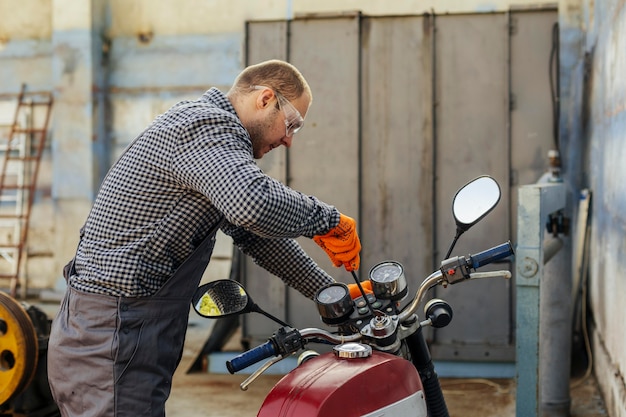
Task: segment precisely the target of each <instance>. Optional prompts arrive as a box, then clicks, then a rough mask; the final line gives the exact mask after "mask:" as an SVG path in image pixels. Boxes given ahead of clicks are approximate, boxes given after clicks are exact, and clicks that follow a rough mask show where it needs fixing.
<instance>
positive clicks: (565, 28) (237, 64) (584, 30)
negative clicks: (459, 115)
mask: <svg viewBox="0 0 626 417" xmlns="http://www.w3.org/2000/svg"><path fill="white" fill-rule="evenodd" d="M535 3H537V2H536V1H535V0H527V1H522V0H519V1H506V0H502V1H496V0H493V1H491V2H485V1H481V0H447V1H444V0H412V1H403V2H383V1H380V0H299V1H289V0H286V1H271V0H266V1H249V0H233V1H228V2H220V1H216V0H161V1H159V2H158V7H156V6H155V5H156V4H157V2H155V1H154V0H91V1H87V0H20V1H19V2H17V1H16V0H0V123H2V122H4V121H6V120H7V117H6V115H7V114H10V113H11V109H12V107H11V106H12V105H13V98H14V97H13V96H12V94H15V93H16V92H17V91H18V89H19V86H20V84H21V83H22V82H25V83H27V84H28V86H29V88H32V89H34V90H53V91H54V92H55V97H56V99H57V103H56V105H55V112H54V123H53V126H52V130H51V140H50V142H49V145H48V146H49V149H48V151H47V154H46V160H45V161H44V164H43V166H42V172H41V174H40V184H41V186H40V188H41V192H40V193H39V194H38V200H37V202H36V205H35V208H34V212H33V218H32V225H31V226H32V228H31V234H30V236H31V238H30V244H29V248H30V251H31V254H33V255H35V256H33V257H32V259H31V261H29V264H28V270H27V271H28V285H29V287H32V288H49V287H52V286H53V285H55V282H56V281H57V280H58V278H59V275H60V269H61V266H62V264H63V262H64V261H65V260H66V259H67V258H68V257H69V256H70V255H71V254H72V253H73V250H74V248H75V245H76V239H77V230H78V227H79V226H80V225H81V224H82V222H83V221H84V218H85V215H86V213H87V210H88V209H89V207H90V205H91V200H92V199H93V196H94V195H95V193H96V191H97V187H98V184H99V181H100V180H101V178H102V176H103V175H104V173H105V172H106V169H107V168H108V166H109V165H110V163H111V161H113V160H114V159H115V157H116V156H117V155H118V154H119V152H120V151H121V149H122V148H123V147H124V146H125V145H126V144H127V143H128V142H129V141H130V140H131V139H132V137H133V136H134V135H135V134H136V133H138V132H139V131H140V130H141V128H142V127H143V126H144V125H145V124H146V123H148V122H149V121H150V120H151V119H152V118H153V117H154V116H155V115H156V114H158V113H159V112H161V111H163V110H164V109H166V108H167V107H169V106H170V105H171V104H172V103H173V102H175V101H176V100H178V99H180V98H187V97H193V96H196V95H198V94H199V93H201V92H202V91H204V90H205V89H206V88H207V87H209V86H211V85H216V86H218V87H226V86H228V85H229V84H230V82H231V81H232V79H233V78H234V77H235V75H236V74H237V72H238V71H239V70H240V69H241V68H242V62H243V56H242V50H243V49H242V48H243V44H244V42H245V33H244V23H245V21H246V20H258V19H283V18H290V17H292V16H294V15H295V14H306V13H325V12H329V13H337V12H341V11H351V10H361V11H362V12H364V13H366V14H373V15H375V14H380V15H394V14H416V13H421V12H426V11H434V12H435V13H444V12H451V13H454V12H465V11H472V12H476V11H485V12H488V11H496V10H507V9H508V8H509V7H511V6H518V5H521V6H525V5H533V4H535ZM625 9H626V6H625V2H624V1H623V0H603V1H598V0H595V1H594V0H560V1H559V12H560V24H561V28H560V29H561V33H560V35H561V71H560V75H561V88H562V90H561V92H562V95H561V116H562V118H561V124H560V127H561V133H560V137H561V141H562V146H563V159H564V165H565V171H566V175H567V176H568V181H569V184H570V186H571V188H572V190H573V191H574V192H576V191H577V190H579V189H582V188H585V187H589V188H590V189H591V190H592V192H593V208H592V213H593V214H592V235H591V257H590V282H591V288H590V292H591V295H590V297H591V304H592V305H591V308H592V309H593V312H594V325H595V330H596V331H595V333H594V334H595V339H594V342H595V343H594V353H595V357H596V361H597V362H596V372H597V374H598V375H601V376H602V377H601V378H599V380H600V382H601V386H602V389H603V391H604V394H605V397H606V399H607V406H608V407H609V408H610V409H611V410H612V416H613V417H616V416H619V417H622V416H624V415H626V414H625V412H624V410H625V409H626V406H625V404H626V394H625V389H624V375H625V373H626V332H624V331H623V323H624V322H626V310H624V308H623V303H622V300H623V298H624V295H625V294H626V288H625V287H626V278H625V277H626V271H625V269H626V268H625V267H624V266H623V264H621V263H620V262H619V260H620V259H621V258H622V256H623V254H624V253H625V252H626V239H625V236H626V233H625V231H626V221H625V214H624V213H626V186H625V185H624V178H626V172H625V171H626V167H625V165H624V163H623V161H624V160H626V150H625V149H626V141H625V138H624V132H625V131H626V78H625V77H624V74H625V73H626V54H624V51H625V49H626V10H625ZM585 54H587V55H588V57H589V60H588V62H589V63H590V65H589V67H586V66H585ZM585 80H588V83H586V82H585ZM106 91H108V92H110V94H105V92H106ZM9 118H10V117H9ZM36 255H39V256H36ZM229 255H230V248H229V246H228V244H227V242H225V243H224V242H223V243H222V245H221V246H220V247H218V249H217V251H216V256H217V257H221V258H223V259H225V260H226V261H227V259H228V257H229ZM226 270H227V266H224V267H222V269H221V270H220V271H219V272H218V274H221V275H222V276H225V271H226ZM0 287H4V284H3V283H0Z"/></svg>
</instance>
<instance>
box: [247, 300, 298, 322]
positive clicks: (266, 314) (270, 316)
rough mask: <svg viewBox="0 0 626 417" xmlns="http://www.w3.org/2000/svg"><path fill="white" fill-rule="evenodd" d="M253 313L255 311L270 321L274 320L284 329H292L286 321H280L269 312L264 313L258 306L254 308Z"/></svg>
mask: <svg viewBox="0 0 626 417" xmlns="http://www.w3.org/2000/svg"><path fill="white" fill-rule="evenodd" d="M251 310H252V311H254V312H255V313H261V314H263V315H264V316H265V317H267V318H268V319H271V320H274V321H275V322H276V323H278V324H280V325H281V326H284V327H291V326H290V325H288V324H287V323H285V322H284V321H282V320H281V319H279V318H278V317H274V316H272V315H271V314H270V313H268V312H267V311H264V310H263V309H261V308H260V307H259V306H258V305H256V304H254V305H253V306H252V309H251Z"/></svg>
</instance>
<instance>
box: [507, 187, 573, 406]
mask: <svg viewBox="0 0 626 417" xmlns="http://www.w3.org/2000/svg"><path fill="white" fill-rule="evenodd" d="M565 203H566V201H565V186H564V185H563V184H561V183H548V184H532V185H526V186H523V187H520V189H519V203H518V221H517V249H516V255H515V267H516V271H517V273H516V283H515V284H516V297H517V302H516V317H517V325H516V349H515V350H516V364H517V365H516V367H517V370H516V382H517V385H516V386H517V394H516V415H517V416H519V417H536V416H538V415H539V404H540V398H539V397H540V390H539V310H540V301H539V300H540V295H541V292H540V282H541V278H542V276H543V266H544V263H545V259H546V255H545V253H544V246H543V244H544V233H545V230H546V227H545V225H546V221H547V219H548V215H549V214H550V213H554V212H556V211H558V210H560V209H563V208H564V207H565ZM549 252H550V253H549V254H548V258H549V257H551V256H552V251H549Z"/></svg>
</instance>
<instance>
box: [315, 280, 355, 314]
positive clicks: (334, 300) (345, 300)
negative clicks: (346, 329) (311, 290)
mask: <svg viewBox="0 0 626 417" xmlns="http://www.w3.org/2000/svg"><path fill="white" fill-rule="evenodd" d="M315 304H316V305H317V310H318V311H319V313H320V316H321V317H322V321H323V322H324V323H326V324H339V323H341V322H342V321H345V319H347V318H348V317H349V316H350V314H352V311H353V310H354V302H353V301H352V298H351V297H350V291H349V290H348V286H347V285H346V284H343V283H341V282H334V283H332V284H329V285H327V286H325V287H322V288H321V289H320V290H319V291H318V292H317V294H316V295H315Z"/></svg>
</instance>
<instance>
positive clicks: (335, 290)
mask: <svg viewBox="0 0 626 417" xmlns="http://www.w3.org/2000/svg"><path fill="white" fill-rule="evenodd" d="M347 294H348V291H347V289H346V287H344V286H343V285H330V286H328V287H326V288H324V289H323V290H321V291H320V292H319V293H318V294H317V301H318V302H320V303H322V304H333V303H337V302H339V301H341V300H342V299H343V298H344V297H345V296H346V295H347Z"/></svg>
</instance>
